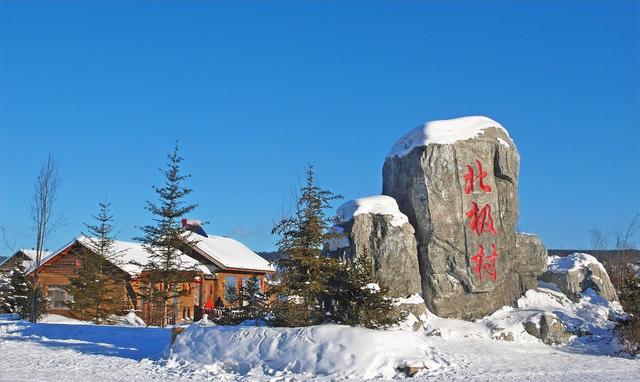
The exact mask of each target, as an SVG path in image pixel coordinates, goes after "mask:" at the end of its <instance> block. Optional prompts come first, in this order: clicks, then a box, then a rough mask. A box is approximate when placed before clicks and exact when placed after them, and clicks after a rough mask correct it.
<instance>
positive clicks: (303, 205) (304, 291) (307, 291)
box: [270, 165, 342, 326]
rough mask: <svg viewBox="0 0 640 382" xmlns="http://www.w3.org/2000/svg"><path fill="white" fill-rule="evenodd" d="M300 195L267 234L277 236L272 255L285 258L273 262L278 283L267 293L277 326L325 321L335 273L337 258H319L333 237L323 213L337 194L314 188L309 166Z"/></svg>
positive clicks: (314, 182)
mask: <svg viewBox="0 0 640 382" xmlns="http://www.w3.org/2000/svg"><path fill="white" fill-rule="evenodd" d="M300 194H301V195H300V198H299V199H298V201H297V203H296V212H295V214H294V215H293V216H291V217H285V218H282V219H281V220H280V222H278V223H277V224H276V225H275V227H274V228H273V230H272V233H273V234H277V235H278V236H279V239H278V242H277V244H278V251H279V252H281V253H284V254H285V258H283V259H282V260H280V261H279V266H280V274H279V275H278V276H279V280H280V283H279V284H278V285H275V286H274V287H272V288H271V289H270V294H271V295H272V296H273V297H274V302H273V304H272V306H273V314H274V324H275V325H277V326H307V325H315V324H319V323H322V322H324V321H326V317H327V316H326V314H325V313H327V312H328V311H329V310H330V306H331V291H330V290H329V289H330V286H329V284H330V280H331V279H332V278H333V277H335V275H336V273H337V272H338V271H339V264H338V262H337V260H336V259H332V258H329V257H326V256H323V255H322V248H323V246H324V244H325V243H326V242H327V241H329V240H331V239H335V237H336V235H337V234H336V233H333V232H329V229H328V228H329V227H331V226H333V225H334V224H335V223H336V220H335V219H334V218H327V217H326V216H325V212H324V211H325V210H326V209H327V208H330V205H329V203H330V202H331V201H333V200H336V199H340V198H342V196H340V195H335V194H333V193H332V192H331V191H328V190H323V189H321V188H320V187H318V186H317V185H316V180H315V174H314V171H313V166H311V165H309V166H308V169H307V177H306V184H305V185H304V186H303V187H302V189H301V190H300Z"/></svg>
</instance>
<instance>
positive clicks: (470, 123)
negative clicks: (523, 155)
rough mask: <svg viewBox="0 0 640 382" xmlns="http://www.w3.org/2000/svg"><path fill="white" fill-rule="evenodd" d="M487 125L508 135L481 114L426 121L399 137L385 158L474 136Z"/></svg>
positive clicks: (505, 143) (505, 144)
mask: <svg viewBox="0 0 640 382" xmlns="http://www.w3.org/2000/svg"><path fill="white" fill-rule="evenodd" d="M489 127H495V128H498V129H502V130H503V131H504V133H505V134H506V135H507V136H509V133H508V132H507V130H506V129H505V128H504V127H502V125H500V124H499V123H498V122H496V121H494V120H493V119H491V118H487V117H482V116H471V117H461V118H454V119H445V120H440V121H431V122H427V123H425V124H424V125H422V126H418V127H416V128H415V129H413V130H411V131H409V132H408V133H407V134H405V135H404V136H403V137H402V138H400V139H399V140H398V141H397V142H396V143H395V144H394V145H393V147H392V148H391V151H390V152H389V154H387V158H393V157H394V156H398V157H403V156H405V155H407V154H408V153H409V152H411V150H413V149H414V148H416V147H422V146H427V145H430V144H452V143H455V142H457V141H463V140H466V139H471V138H475V137H477V136H478V135H480V134H481V133H482V132H483V131H484V130H485V129H487V128H489ZM499 142H500V144H502V145H504V146H511V144H510V143H509V142H506V141H504V140H502V139H501V140H500V141H499Z"/></svg>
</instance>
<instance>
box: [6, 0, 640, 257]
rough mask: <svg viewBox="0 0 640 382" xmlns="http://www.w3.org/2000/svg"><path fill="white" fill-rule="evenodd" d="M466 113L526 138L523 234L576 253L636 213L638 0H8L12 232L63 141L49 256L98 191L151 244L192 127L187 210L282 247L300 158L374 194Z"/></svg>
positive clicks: (124, 234) (355, 193) (227, 231)
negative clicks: (172, 154)
mask: <svg viewBox="0 0 640 382" xmlns="http://www.w3.org/2000/svg"><path fill="white" fill-rule="evenodd" d="M464 115H487V116H489V117H491V118H493V119H496V120H497V121H499V122H501V123H502V124H503V125H504V126H505V127H506V128H507V129H508V130H509V132H510V134H511V136H512V137H513V138H514V140H515V142H516V144H517V146H518V149H519V150H520V154H521V157H522V163H521V171H520V175H521V181H520V205H521V211H520V224H519V227H520V229H521V230H523V231H526V232H534V233H537V234H540V235H541V237H542V238H543V240H544V242H545V243H546V244H547V246H548V247H551V248H571V247H585V246H589V243H590V236H589V230H590V229H592V228H593V227H594V226H599V227H601V228H603V229H605V230H611V229H614V228H615V227H622V226H623V225H624V224H626V223H627V222H628V221H629V220H630V219H631V217H632V216H633V215H634V214H635V213H636V212H639V211H640V154H639V151H640V2H638V1H615V2H603V1H563V2H558V1H517V2H514V1H504V2H502V1H500V2H498V1H482V2H478V1H471V2H468V3H463V2H455V3H453V2H442V1H362V2H357V1H290V2H289V1H287V2H285V1H273V2H266V1H255V2H238V1H229V2H214V1H203V0H199V1H185V0H180V1H161V0H158V1H134V0H127V1H114V0H109V1H25V0H19V1H18V0H15V1H11V0H3V1H1V2H0V224H2V225H4V226H5V227H6V228H7V234H8V238H9V240H10V241H13V240H15V241H16V246H18V247H32V246H33V235H32V234H30V228H31V224H30V221H29V207H28V205H29V198H30V195H31V193H32V183H33V179H34V177H35V175H36V173H37V171H38V168H39V166H40V165H41V164H42V162H43V161H44V160H45V159H46V156H47V154H48V153H49V152H52V153H53V154H54V155H55V156H56V157H57V158H58V161H59V166H60V171H61V175H62V186H61V188H60V195H59V200H58V204H57V208H58V209H57V211H58V213H59V214H61V215H62V216H63V217H64V218H65V220H66V225H64V226H63V227H61V228H60V229H58V230H57V231H56V232H55V233H54V234H53V235H51V237H50V240H49V243H48V244H47V246H48V247H49V248H55V247H58V246H60V245H62V244H64V243H65V242H66V241H68V240H70V239H71V238H73V237H74V236H76V235H78V234H79V233H80V231H81V230H82V229H83V226H82V222H83V221H90V216H91V214H92V213H94V212H95V211H96V209H97V202H98V201H100V200H102V199H104V198H105V197H107V198H108V199H109V200H110V201H111V202H112V203H113V212H114V214H115V216H116V219H117V225H118V229H119V231H120V233H119V238H120V239H130V238H132V237H134V236H136V235H137V234H138V230H137V229H136V228H135V227H136V226H139V225H142V224H146V223H148V222H149V219H150V216H149V214H148V213H147V212H146V211H145V209H144V205H145V201H146V200H149V199H153V198H155V194H154V193H153V191H152V189H151V186H152V185H154V184H158V183H159V182H160V181H161V178H160V174H159V172H158V171H157V169H158V168H160V167H162V166H163V165H164V163H165V156H166V154H167V152H169V151H170V150H171V148H172V146H173V144H174V142H175V141H176V139H177V140H179V142H180V146H181V149H182V154H183V155H184V157H185V158H186V160H185V164H184V168H185V170H186V171H188V172H189V173H191V174H192V176H193V177H192V179H191V181H190V182H189V185H190V186H192V187H193V188H194V190H195V191H194V193H193V198H192V200H193V201H195V202H197V203H199V204H200V206H199V208H198V209H197V210H196V212H195V213H194V217H196V218H200V219H203V220H208V221H210V224H209V225H208V226H207V230H208V231H209V233H214V234H220V235H228V236H231V237H234V238H237V239H240V240H242V241H244V242H245V243H247V244H248V245H249V246H251V247H252V248H253V249H255V250H269V249H272V248H273V242H274V238H273V237H272V236H271V235H270V233H269V231H270V227H271V225H272V222H273V220H274V219H276V218H277V217H278V216H280V214H281V212H282V210H283V208H285V209H287V208H289V207H290V206H291V193H292V191H293V190H294V189H295V188H297V186H299V184H300V181H301V179H302V176H303V172H304V167H305V164H306V163H307V162H312V163H314V164H315V165H316V167H317V171H318V175H319V180H320V184H321V185H322V186H324V187H327V188H329V189H331V190H333V191H335V192H339V193H342V194H344V195H345V197H346V198H354V197H361V196H367V195H372V194H378V193H380V191H381V182H382V181H381V173H382V164H383V161H384V157H385V155H386V154H387V152H388V151H389V149H390V148H391V146H392V144H393V143H394V141H395V140H396V139H397V138H399V137H400V136H401V135H402V134H404V133H405V132H406V131H408V130H409V129H411V128H413V127H415V126H417V125H418V124H420V123H422V122H424V121H427V120H433V119H444V118H453V117H459V116H464ZM0 247H1V246H0ZM6 252H7V250H6V248H5V249H2V250H0V253H5V254H6Z"/></svg>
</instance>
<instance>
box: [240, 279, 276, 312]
mask: <svg viewBox="0 0 640 382" xmlns="http://www.w3.org/2000/svg"><path fill="white" fill-rule="evenodd" d="M234 303H235V304H237V310H238V312H239V313H238V315H239V318H240V319H239V321H240V322H242V321H245V320H255V319H258V318H261V317H263V316H264V314H265V313H266V310H267V308H268V306H269V299H268V298H267V296H266V295H265V293H263V292H262V290H261V289H260V279H258V277H257V276H256V275H252V276H251V277H250V278H249V279H247V281H246V283H243V284H242V287H240V289H239V290H238V292H237V293H236V297H235V300H234Z"/></svg>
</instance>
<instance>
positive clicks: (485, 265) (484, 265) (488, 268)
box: [471, 244, 498, 282]
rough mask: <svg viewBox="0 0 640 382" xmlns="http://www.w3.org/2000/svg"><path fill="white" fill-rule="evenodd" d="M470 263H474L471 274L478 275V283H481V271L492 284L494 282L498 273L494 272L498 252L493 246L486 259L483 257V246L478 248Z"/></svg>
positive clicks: (493, 245) (492, 245)
mask: <svg viewBox="0 0 640 382" xmlns="http://www.w3.org/2000/svg"><path fill="white" fill-rule="evenodd" d="M471 261H473V262H474V263H476V265H475V266H474V267H473V272H474V273H475V274H476V275H478V278H479V279H480V281H482V273H483V271H484V273H486V274H488V275H489V277H491V279H492V280H493V281H494V282H495V281H496V279H497V277H498V271H497V270H496V263H497V262H498V251H497V249H496V245H495V244H491V254H490V255H489V256H487V257H485V253H484V246H482V245H480V246H478V252H477V253H476V255H475V256H473V257H472V258H471Z"/></svg>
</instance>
